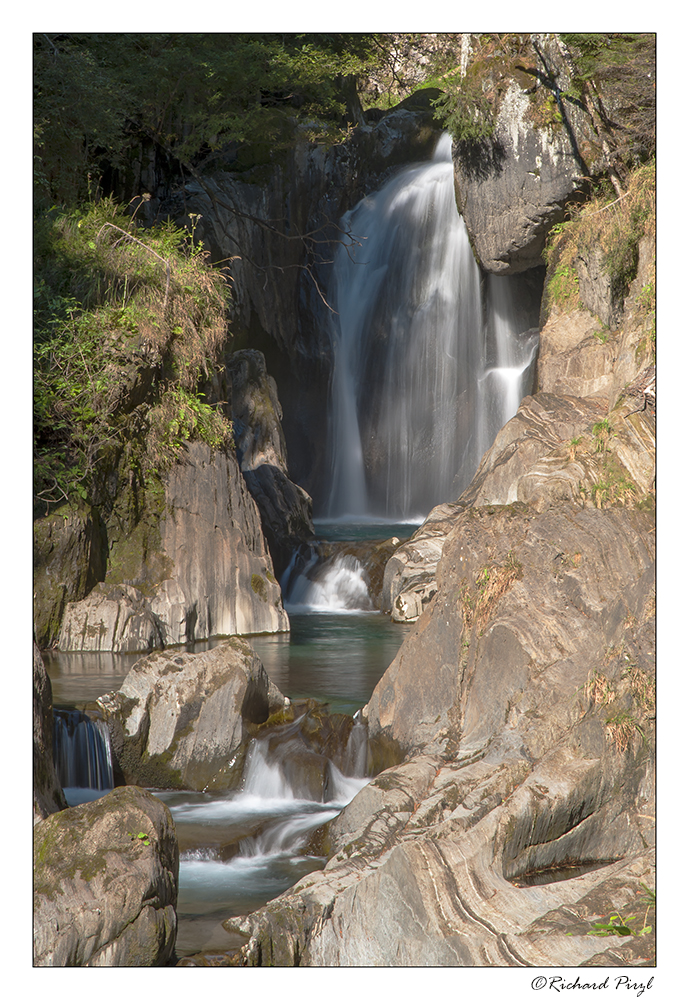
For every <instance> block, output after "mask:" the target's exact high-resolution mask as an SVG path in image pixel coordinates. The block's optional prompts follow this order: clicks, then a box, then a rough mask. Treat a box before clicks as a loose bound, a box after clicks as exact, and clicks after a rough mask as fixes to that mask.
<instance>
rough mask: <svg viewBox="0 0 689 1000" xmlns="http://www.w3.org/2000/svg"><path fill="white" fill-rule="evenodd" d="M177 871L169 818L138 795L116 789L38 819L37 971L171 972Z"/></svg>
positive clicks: (144, 794)
mask: <svg viewBox="0 0 689 1000" xmlns="http://www.w3.org/2000/svg"><path fill="white" fill-rule="evenodd" d="M139 834H143V835H144V836H143V837H140V836H139ZM178 870H179V852H178V848H177V839H176V836H175V828H174V824H173V822H172V817H171V815H170V812H169V810H168V809H167V807H166V806H165V805H163V803H162V802H160V801H159V800H158V799H156V798H154V797H153V796H152V795H151V794H150V793H148V792H146V791H144V790H143V789H142V788H132V787H128V788H117V789H115V790H114V791H112V792H110V793H109V794H108V795H106V796H104V797H103V798H101V799H98V800H97V801H95V802H88V803H85V804H84V805H80V806H76V807H75V808H73V809H65V810H63V811H62V812H59V813H55V814H54V815H52V816H49V817H48V818H47V819H44V820H42V821H41V822H40V823H38V824H37V826H36V827H35V828H34V964H35V965H37V966H53V967H54V966H91V967H92V966H130V967H131V966H137V967H139V966H161V965H167V964H168V963H169V962H170V960H171V958H172V956H173V954H174V946H175V937H176V930H177V919H176V913H175V907H176V905H177V882H178Z"/></svg>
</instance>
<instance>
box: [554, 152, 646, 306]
mask: <svg viewBox="0 0 689 1000" xmlns="http://www.w3.org/2000/svg"><path fill="white" fill-rule="evenodd" d="M655 179H656V169H655V159H651V160H649V161H648V162H647V163H645V164H643V165H642V166H639V167H637V168H636V169H635V170H633V171H632V172H631V173H630V175H629V181H628V189H627V192H626V193H625V194H624V195H622V197H621V198H617V197H615V196H614V192H613V191H612V188H611V187H610V185H606V184H603V185H602V186H601V187H600V189H599V190H598V192H597V193H596V194H595V195H594V197H592V198H591V200H590V201H588V202H586V203H585V204H584V205H582V206H573V207H572V209H571V211H570V213H569V218H568V219H567V220H566V221H565V222H562V223H559V224H558V225H555V226H553V228H552V230H551V232H550V236H549V239H548V244H547V246H546V249H545V252H544V257H545V260H546V263H547V265H548V277H547V280H546V296H545V306H546V309H549V308H551V307H552V305H553V304H557V305H558V306H559V307H560V308H561V309H564V310H566V311H569V310H570V309H573V308H576V307H577V306H579V305H580V304H581V303H580V299H579V291H578V285H579V279H578V275H577V268H576V261H577V259H583V260H589V259H591V258H597V257H599V258H600V262H601V267H602V271H603V273H604V274H605V275H606V276H607V278H608V281H609V283H610V289H611V294H612V297H613V298H614V299H616V300H620V301H621V300H622V299H623V298H624V296H626V294H627V293H628V291H629V287H630V285H631V283H632V281H633V280H634V278H635V277H636V273H637V266H638V262H639V246H640V243H641V241H642V239H644V237H647V238H648V239H649V240H651V241H652V242H653V244H654V245H655V229H656V205H655ZM642 305H643V307H644V309H645V310H646V311H648V312H649V313H650V312H652V311H653V310H654V309H655V272H653V274H652V277H651V281H650V282H649V283H648V284H647V285H646V286H644V289H643V302H642Z"/></svg>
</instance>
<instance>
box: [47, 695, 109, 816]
mask: <svg viewBox="0 0 689 1000" xmlns="http://www.w3.org/2000/svg"><path fill="white" fill-rule="evenodd" d="M53 754H54V758H55V769H56V771H57V776H58V778H59V781H60V784H61V785H62V788H63V791H64V793H65V798H66V799H67V802H68V804H69V805H71V806H72V805H78V804H79V803H80V802H87V801H89V800H91V799H94V798H99V797H100V796H101V795H104V794H105V792H108V791H110V789H112V788H113V787H114V779H113V769H112V753H111V749H110V732H109V730H108V727H107V725H106V724H105V723H104V722H103V721H102V719H92V718H90V717H89V716H88V715H86V714H85V713H84V712H79V711H77V710H76V709H57V708H56V709H54V710H53Z"/></svg>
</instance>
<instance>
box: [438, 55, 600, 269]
mask: <svg viewBox="0 0 689 1000" xmlns="http://www.w3.org/2000/svg"><path fill="white" fill-rule="evenodd" d="M471 72H472V73H474V74H477V75H478V76H479V77H480V79H482V80H483V83H484V84H485V89H487V90H489V91H497V92H498V94H499V95H500V96H499V97H498V98H496V103H497V107H496V108H495V111H494V113H495V130H494V133H493V135H492V137H491V138H490V139H485V140H483V141H482V142H480V143H476V144H471V145H469V144H467V143H455V145H454V149H453V159H454V163H455V181H456V189H457V204H458V206H459V210H460V212H461V214H462V215H463V216H464V221H465V222H466V225H467V230H468V232H469V238H470V239H471V242H472V246H473V248H474V252H475V254H476V257H477V259H478V261H479V263H480V264H481V266H482V267H483V268H484V269H485V270H486V271H489V272H490V273H492V274H517V273H519V272H520V271H525V270H527V269H529V268H532V267H537V266H539V265H540V264H542V257H541V254H542V251H543V247H544V245H545V237H546V234H547V232H548V230H549V228H550V226H551V225H552V224H553V223H554V222H557V221H559V220H560V219H562V218H563V217H564V216H563V210H564V206H565V204H566V202H567V201H570V200H572V199H573V198H574V197H575V196H576V195H577V192H579V191H580V190H581V189H582V187H583V184H584V183H585V178H586V177H587V176H590V175H591V174H594V173H595V171H596V168H597V167H599V166H600V162H599V161H600V149H599V147H598V145H597V141H596V135H595V131H594V129H593V127H592V124H591V121H590V119H589V117H588V115H587V114H586V112H585V111H584V109H583V108H582V107H581V105H580V102H577V101H573V100H570V99H567V98H563V97H562V96H561V93H562V92H563V91H567V89H568V87H569V86H570V83H571V74H570V70H569V66H568V63H567V60H566V58H565V56H564V54H563V52H562V51H561V48H560V44H559V43H558V40H557V38H556V36H555V35H534V36H531V39H530V41H529V42H528V43H527V44H525V45H524V47H523V50H522V51H520V52H515V53H514V54H513V58H512V59H510V60H509V61H507V62H505V61H501V62H499V63H498V66H497V67H496V66H495V65H493V62H491V64H490V65H487V66H486V69H485V72H484V70H483V68H482V65H481V61H480V59H479V60H478V61H474V63H473V65H472V67H471ZM584 152H585V153H586V156H584Z"/></svg>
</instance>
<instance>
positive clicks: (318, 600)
mask: <svg viewBox="0 0 689 1000" xmlns="http://www.w3.org/2000/svg"><path fill="white" fill-rule="evenodd" d="M292 576H293V574H292V566H291V565H290V566H288V568H287V570H286V571H285V575H284V577H283V579H282V580H281V586H282V589H283V593H284V594H285V595H286V596H285V609H286V611H287V613H288V614H289V613H290V612H291V613H293V614H294V613H295V612H296V613H298V612H303V611H316V612H318V611H324V612H330V613H333V612H336V613H346V612H360V611H373V609H374V608H373V602H372V600H371V598H370V596H369V592H368V585H367V583H366V578H365V573H364V569H363V567H362V565H361V563H360V562H359V560H358V559H357V558H356V556H353V555H337V556H335V557H333V558H331V559H329V560H327V561H326V562H320V560H319V557H318V555H317V554H316V553H314V554H313V556H312V558H311V560H310V562H308V563H307V565H306V566H305V567H304V569H303V570H302V571H301V572H300V573H298V574H297V575H294V578H293V579H292Z"/></svg>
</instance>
